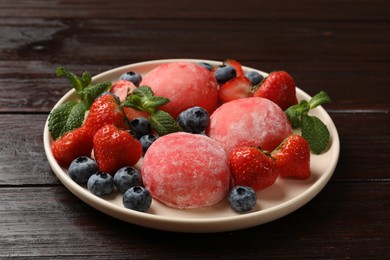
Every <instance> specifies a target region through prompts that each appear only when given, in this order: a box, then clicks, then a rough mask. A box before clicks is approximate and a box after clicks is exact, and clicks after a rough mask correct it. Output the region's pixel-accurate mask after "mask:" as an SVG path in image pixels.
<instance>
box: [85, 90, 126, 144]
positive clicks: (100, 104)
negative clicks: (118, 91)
mask: <svg viewBox="0 0 390 260" xmlns="http://www.w3.org/2000/svg"><path fill="white" fill-rule="evenodd" d="M108 124H113V125H115V126H117V127H118V128H121V129H129V126H128V125H127V122H126V118H125V115H124V113H123V111H122V109H121V108H120V107H119V102H118V101H117V99H116V97H115V96H114V95H110V94H105V95H102V96H100V97H98V98H97V99H96V100H95V101H94V102H93V104H92V106H91V108H90V110H89V114H88V116H87V118H86V119H85V123H84V126H85V127H87V128H89V129H90V130H91V133H92V136H93V135H94V134H95V133H96V131H97V130H99V129H100V128H101V127H103V126H105V125H108ZM91 138H92V137H91Z"/></svg>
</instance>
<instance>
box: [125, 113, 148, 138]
mask: <svg viewBox="0 0 390 260" xmlns="http://www.w3.org/2000/svg"><path fill="white" fill-rule="evenodd" d="M130 126H131V130H133V131H134V133H135V137H136V138H137V139H140V138H141V137H142V136H144V135H148V134H150V132H151V131H152V127H151V125H150V122H149V120H148V119H146V118H144V117H137V118H135V119H133V120H131V122H130Z"/></svg>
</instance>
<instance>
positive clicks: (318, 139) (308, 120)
mask: <svg viewBox="0 0 390 260" xmlns="http://www.w3.org/2000/svg"><path fill="white" fill-rule="evenodd" d="M330 102H331V99H330V97H329V96H328V94H327V93H326V92H325V91H321V92H319V93H318V94H317V95H315V96H313V97H312V98H311V99H310V100H309V101H306V100H302V101H301V102H300V103H299V104H297V105H293V106H291V107H289V108H288V109H286V111H285V114H286V116H287V117H288V119H289V120H290V122H291V126H292V127H293V128H299V127H301V132H302V137H303V138H305V139H306V140H307V141H308V142H309V144H310V150H311V151H313V152H314V153H315V154H320V153H322V152H323V151H325V149H326V147H327V145H328V143H329V139H330V134H329V130H328V128H327V126H326V125H325V124H324V123H323V122H322V121H321V120H320V119H319V118H318V117H315V116H310V115H308V114H309V111H310V110H311V109H313V108H315V107H317V106H319V105H322V104H325V103H330Z"/></svg>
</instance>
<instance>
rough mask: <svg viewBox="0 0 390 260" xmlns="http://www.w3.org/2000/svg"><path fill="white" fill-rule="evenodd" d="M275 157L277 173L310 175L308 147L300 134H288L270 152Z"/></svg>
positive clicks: (298, 175) (303, 177) (297, 176)
mask: <svg viewBox="0 0 390 260" xmlns="http://www.w3.org/2000/svg"><path fill="white" fill-rule="evenodd" d="M272 156H273V157H274V158H275V159H276V164H277V167H278V171H279V175H280V176H281V177H293V178H299V179H307V178H309V177H310V174H311V173H310V147H309V143H308V142H307V141H306V139H304V138H303V137H302V136H300V135H296V134H292V135H290V136H288V137H287V138H286V139H285V140H284V141H283V142H282V144H281V145H280V146H279V147H278V148H276V149H275V151H273V152H272Z"/></svg>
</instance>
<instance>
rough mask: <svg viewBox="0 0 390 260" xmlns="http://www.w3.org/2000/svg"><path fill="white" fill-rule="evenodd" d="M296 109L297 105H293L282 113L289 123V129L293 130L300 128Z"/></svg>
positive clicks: (298, 114)
mask: <svg viewBox="0 0 390 260" xmlns="http://www.w3.org/2000/svg"><path fill="white" fill-rule="evenodd" d="M298 107H299V105H294V106H291V107H289V108H287V109H286V111H284V113H285V114H286V116H287V118H288V120H290V122H291V127H292V128H294V129H295V128H298V127H300V126H301V114H300V113H299V110H298Z"/></svg>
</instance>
